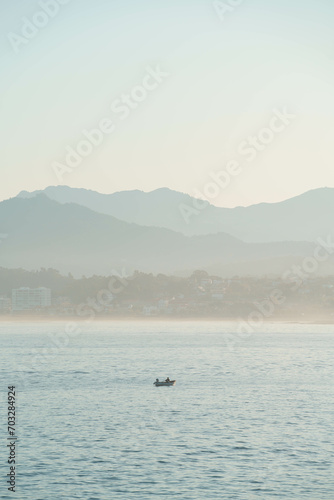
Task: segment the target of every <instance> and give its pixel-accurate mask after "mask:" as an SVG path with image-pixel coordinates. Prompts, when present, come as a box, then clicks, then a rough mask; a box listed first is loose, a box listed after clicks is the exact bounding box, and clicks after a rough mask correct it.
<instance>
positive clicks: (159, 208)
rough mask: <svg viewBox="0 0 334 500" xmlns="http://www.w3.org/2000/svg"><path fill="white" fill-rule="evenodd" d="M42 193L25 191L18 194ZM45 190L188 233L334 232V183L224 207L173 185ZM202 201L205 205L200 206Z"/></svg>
mask: <svg viewBox="0 0 334 500" xmlns="http://www.w3.org/2000/svg"><path fill="white" fill-rule="evenodd" d="M39 193H41V191H35V192H32V193H28V192H26V191H22V192H21V193H19V195H18V197H21V198H31V197H34V196H36V195H37V194H39ZM43 193H44V194H45V195H46V196H47V197H48V198H50V199H52V200H54V201H57V202H58V203H62V204H64V203H76V204H79V205H82V206H84V207H87V208H89V209H91V210H93V211H95V212H98V213H101V214H106V215H112V216H113V217H116V218H117V219H120V220H123V221H125V222H129V223H135V224H139V225H141V226H155V227H163V228H166V229H171V230H172V231H176V232H180V233H182V234H184V235H186V236H195V235H206V234H215V233H220V232H223V233H227V234H229V235H231V236H234V237H235V238H239V239H241V240H242V241H245V242H248V243H269V242H274V241H315V240H316V239H317V238H318V237H319V236H325V235H328V234H333V233H334V227H333V222H332V214H334V188H320V189H315V190H312V191H308V192H307V193H304V194H302V195H300V196H296V197H294V198H291V199H288V200H286V201H282V202H279V203H260V204H257V205H252V206H249V207H236V208H221V207H216V206H214V205H212V204H210V203H207V204H206V206H205V207H204V208H203V202H202V201H200V200H196V199H195V198H192V197H191V196H189V195H187V194H183V193H180V192H177V191H172V190H170V189H167V188H161V189H157V190H155V191H152V192H149V193H145V192H143V191H139V190H135V191H121V192H117V193H113V194H101V193H97V192H95V191H91V190H86V189H79V188H70V187H68V186H50V187H48V188H46V189H45V190H44V191H43ZM199 207H201V208H199Z"/></svg>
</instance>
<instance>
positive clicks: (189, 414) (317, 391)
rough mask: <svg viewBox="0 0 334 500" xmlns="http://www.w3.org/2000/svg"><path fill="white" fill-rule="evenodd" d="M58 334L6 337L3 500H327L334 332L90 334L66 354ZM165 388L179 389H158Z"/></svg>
mask: <svg viewBox="0 0 334 500" xmlns="http://www.w3.org/2000/svg"><path fill="white" fill-rule="evenodd" d="M63 331H64V325H63V324H62V323H58V324H55V323H53V324H52V323H50V324H47V323H44V324H41V323H39V324H37V323H35V324H33V323H28V324H26V325H19V324H16V325H13V324H10V323H7V324H5V323H2V324H0V353H1V382H2V384H1V423H0V431H1V436H2V438H1V443H2V445H1V447H2V449H1V452H0V455H1V457H2V458H1V477H2V480H1V488H0V497H1V498H3V499H7V498H17V499H20V500H58V499H60V500H63V499H64V500H72V499H84V500H111V499H120V500H129V499H136V500H137V499H138V500H141V499H143V500H144V499H145V500H146V499H150V498H157V499H161V498H166V499H174V498H175V499H180V500H193V499H201V500H203V499H224V500H225V499H226V500H227V499H231V500H239V499H240V500H241V499H242V500H252V499H265V500H271V499H289V500H292V499H294V500H295V499H309V500H325V499H330V500H333V498H334V474H333V472H334V471H333V455H334V446H333V439H334V432H333V422H334V400H333V392H334V391H333V389H334V363H333V359H334V327H333V326H326V325H321V326H314V325H308V326H305V325H270V324H268V325H266V326H265V327H264V328H263V330H262V331H261V332H258V333H256V334H254V335H252V336H251V337H250V338H248V339H243V340H240V341H237V342H235V338H234V337H233V336H231V335H233V333H234V331H235V326H234V325H233V324H228V323H225V324H222V323H218V322H217V323H216V322H210V323H209V322H208V323H205V322H197V323H196V322H183V323H164V322H160V323H158V322H157V323H152V322H147V323H145V322H142V323H137V324H135V323H127V322H119V323H113V324H110V323H100V322H95V323H94V324H91V325H90V326H89V327H88V326H87V327H85V328H84V329H83V331H82V333H80V334H79V335H78V336H76V337H75V338H74V337H73V338H71V339H70V340H69V342H68V345H66V346H64V339H63V337H62V332H63ZM52 339H53V340H52ZM55 342H56V343H57V342H58V344H59V347H58V348H56V347H55ZM166 376H169V377H170V378H176V379H177V383H176V386H175V387H171V388H166V387H160V388H156V387H154V386H153V385H152V383H153V381H154V380H155V378H156V377H159V378H165V377H166ZM12 384H14V385H16V387H17V390H18V400H17V415H18V417H17V418H18V422H17V432H18V436H19V448H18V453H19V455H18V457H19V465H18V480H17V492H16V494H13V493H10V492H7V485H6V484H5V481H6V474H7V472H8V470H7V469H8V465H7V464H6V460H7V458H6V456H7V451H6V441H5V440H6V437H7V434H6V432H7V430H6V410H7V409H6V390H7V386H8V385H12ZM8 493H9V494H8Z"/></svg>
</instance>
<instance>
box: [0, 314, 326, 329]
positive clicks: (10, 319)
mask: <svg viewBox="0 0 334 500" xmlns="http://www.w3.org/2000/svg"><path fill="white" fill-rule="evenodd" d="M72 322H75V323H78V324H86V325H92V324H93V323H123V322H124V323H125V322H127V323H129V322H131V323H144V322H146V323H154V322H156V323H184V322H202V323H210V322H220V323H235V324H239V323H241V322H247V319H246V318H235V317H232V318H219V317H204V316H203V317H198V316H197V317H194V316H189V317H188V316H187V317H166V316H165V317H163V316H145V317H144V316H139V317H133V316H127V317H110V316H97V317H95V318H94V319H90V320H89V319H85V318H82V317H79V316H67V317H59V316H57V317H52V316H51V317H50V316H39V315H35V316H33V315H25V316H20V315H17V316H12V315H0V324H1V323H72ZM270 323H274V324H294V325H296V324H300V325H312V324H313V325H334V318H333V317H332V318H305V319H300V318H285V319H284V318H263V321H261V323H259V326H260V325H261V324H270Z"/></svg>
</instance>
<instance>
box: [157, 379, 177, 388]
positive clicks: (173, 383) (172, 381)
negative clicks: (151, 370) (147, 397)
mask: <svg viewBox="0 0 334 500" xmlns="http://www.w3.org/2000/svg"><path fill="white" fill-rule="evenodd" d="M175 382H176V380H169V381H168V382H166V381H162V380H158V379H157V380H156V381H155V382H153V385H155V387H162V386H164V385H165V386H166V387H170V386H172V385H175Z"/></svg>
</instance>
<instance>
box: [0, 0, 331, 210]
mask: <svg viewBox="0 0 334 500" xmlns="http://www.w3.org/2000/svg"><path fill="white" fill-rule="evenodd" d="M42 1H43V0H40V2H38V1H37V2H36V1H30V0H24V1H18V0H17V1H15V2H6V1H5V0H1V1H0V30H1V42H0V57H1V78H0V91H1V118H2V119H1V130H0V133H1V139H2V145H1V152H0V155H1V158H0V169H1V170H0V173H1V185H0V199H5V198H8V197H10V196H15V195H16V194H17V193H18V192H19V191H20V190H22V189H26V190H29V191H30V190H35V189H43V188H44V187H46V186H48V185H55V184H58V183H59V181H58V179H57V177H56V174H55V172H54V170H53V168H52V165H53V164H54V162H55V161H58V162H64V158H65V152H66V148H67V147H72V148H76V146H77V144H78V142H79V141H80V140H82V139H83V138H84V137H83V135H82V130H83V129H87V130H90V129H92V128H95V127H96V126H97V124H98V123H99V122H100V121H101V120H102V119H103V118H107V117H108V118H110V119H112V120H113V122H114V125H115V130H114V132H113V133H112V134H109V135H106V136H105V138H104V140H103V143H102V144H101V145H100V146H97V147H94V148H93V151H92V153H91V154H90V155H89V156H87V157H86V158H85V159H84V160H83V161H82V162H81V164H80V165H79V166H78V167H76V168H75V169H74V170H73V171H71V172H70V173H67V174H65V175H64V176H63V183H64V184H67V185H70V186H75V187H85V188H90V189H94V190H97V191H101V192H114V191H118V190H123V189H143V190H144V191H150V190H152V189H156V188H158V187H162V186H167V187H170V188H171V189H176V190H179V191H184V192H188V193H189V194H195V193H196V192H197V191H201V192H203V190H204V188H205V186H206V185H207V183H208V182H209V181H210V173H211V172H213V171H219V170H221V169H223V168H224V167H225V165H226V163H227V162H228V161H229V160H232V159H237V160H238V161H239V162H240V163H242V172H241V173H240V174H239V175H238V176H237V177H235V178H234V179H233V181H232V182H231V183H230V184H229V185H228V186H227V187H226V188H224V189H222V190H221V192H220V193H219V196H217V198H215V200H213V202H214V203H215V204H217V205H221V206H235V205H240V204H241V205H249V204H252V203H257V202H261V201H278V200H281V199H285V198H288V197H290V196H294V195H296V194H299V193H301V192H303V191H306V190H308V189H312V188H315V187H321V186H334V174H333V165H332V157H333V153H332V148H333V146H332V144H333V137H334V86H333V84H334V64H333V63H334V34H333V19H334V3H332V1H331V0H323V1H320V0H317V1H315V0H313V1H309V0H306V1H302V0H294V1H293V0H290V1H288V0H280V1H268V0H244V2H241V3H240V5H239V6H236V7H234V8H233V10H231V11H229V12H227V14H226V16H225V19H224V20H223V21H222V20H221V19H220V18H219V16H218V14H217V13H216V11H215V9H214V6H213V3H214V2H212V1H211V0H210V1H207V0H202V1H199V0H168V1H161V0H140V1H139V0H117V1H115V0H95V1H93V0H70V1H69V2H68V3H67V4H64V5H61V6H60V7H59V11H58V12H57V15H56V16H55V17H54V18H53V19H51V18H48V17H46V25H45V27H43V28H40V29H39V30H37V32H36V34H35V36H34V37H33V38H31V39H30V40H29V41H28V43H25V44H24V43H21V42H20V43H19V44H18V45H17V53H15V51H14V49H13V46H12V44H11V43H10V41H9V38H8V35H9V33H15V34H16V35H20V36H21V31H22V27H23V25H24V21H23V18H28V19H29V20H32V19H34V16H36V13H38V12H40V11H41V7H40V3H41V2H42ZM45 1H46V0H45ZM55 1H56V0H55ZM222 3H224V2H222ZM225 3H226V4H228V3H229V1H228V0H227V1H226V2H225ZM41 20H42V22H43V17H42V18H41ZM11 36H13V35H11ZM21 41H22V40H21ZM157 65H159V66H160V67H161V69H162V70H163V71H165V72H168V73H169V76H168V77H167V78H165V79H164V81H163V82H162V83H161V84H160V85H159V86H158V88H157V89H156V90H154V91H152V92H149V93H148V95H147V98H146V99H145V100H144V101H143V102H141V103H140V105H139V106H138V109H134V110H132V111H131V113H130V115H129V117H127V118H126V119H125V120H121V119H120V117H119V116H116V115H115V114H113V112H112V111H111V109H110V106H111V104H112V103H113V102H114V101H115V99H118V98H119V97H120V96H122V94H124V93H128V92H130V91H131V90H132V89H133V88H134V87H135V86H136V85H138V84H140V83H141V82H142V80H143V78H144V77H145V75H146V74H147V69H146V68H147V67H151V68H155V67H156V66H157ZM284 107H286V108H287V110H288V111H289V112H290V113H293V114H295V115H296V118H295V119H294V120H293V122H292V123H291V125H290V126H289V127H287V128H286V129H285V130H284V131H283V132H282V133H280V134H276V135H275V137H274V139H273V141H272V142H271V143H270V144H268V145H267V146H266V147H265V149H264V150H263V151H261V152H259V153H258V154H257V156H256V158H255V160H254V161H252V162H247V161H246V158H245V157H242V156H240V154H238V152H237V151H238V146H239V144H240V143H241V142H243V141H245V140H247V138H248V137H249V136H251V135H256V134H258V132H259V131H260V130H261V129H262V128H263V127H266V126H267V124H268V123H269V121H270V119H271V118H272V116H273V111H272V110H273V109H274V108H276V109H283V108H284Z"/></svg>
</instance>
